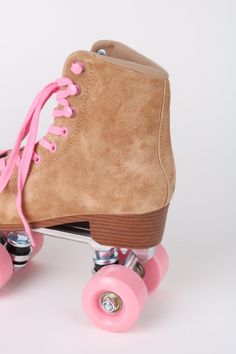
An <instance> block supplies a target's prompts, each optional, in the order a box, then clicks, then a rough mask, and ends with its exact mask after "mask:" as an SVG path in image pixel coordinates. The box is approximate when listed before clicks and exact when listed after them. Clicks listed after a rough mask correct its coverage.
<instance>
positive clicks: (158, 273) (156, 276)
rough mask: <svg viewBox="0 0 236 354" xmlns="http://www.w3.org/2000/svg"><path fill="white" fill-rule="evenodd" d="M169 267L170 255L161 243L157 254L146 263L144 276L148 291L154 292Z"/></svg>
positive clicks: (157, 248)
mask: <svg viewBox="0 0 236 354" xmlns="http://www.w3.org/2000/svg"><path fill="white" fill-rule="evenodd" d="M168 267H169V257H168V254H167V252H166V250H165V248H164V247H163V246H162V245H161V244H159V245H158V246H157V247H156V254H155V256H154V257H153V258H151V259H150V260H149V261H148V262H147V263H145V264H144V270H145V276H144V278H143V280H144V282H145V284H146V287H147V289H148V292H149V293H151V292H153V291H154V290H155V289H156V288H157V287H158V286H159V284H160V282H161V281H162V279H163V278H164V276H165V274H166V272H167V270H168Z"/></svg>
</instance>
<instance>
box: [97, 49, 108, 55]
mask: <svg viewBox="0 0 236 354" xmlns="http://www.w3.org/2000/svg"><path fill="white" fill-rule="evenodd" d="M97 54H99V55H103V56H106V55H107V52H106V50H105V49H99V50H97Z"/></svg>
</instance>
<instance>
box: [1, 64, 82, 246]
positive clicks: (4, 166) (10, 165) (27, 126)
mask: <svg viewBox="0 0 236 354" xmlns="http://www.w3.org/2000/svg"><path fill="white" fill-rule="evenodd" d="M83 70H84V64H83V63H80V62H78V61H76V62H74V63H73V64H72V66H71V71H72V72H73V73H74V74H77V75H80V74H81V73H82V72H83ZM54 93H56V99H57V102H58V105H59V108H55V109H54V111H53V116H54V117H66V118H70V117H72V116H73V115H74V113H75V112H74V110H73V108H72V107H71V106H70V104H69V102H68V100H67V98H69V97H70V96H74V95H76V94H78V93H80V87H79V86H78V85H75V84H74V83H73V81H72V80H71V79H69V78H67V77H63V78H60V79H58V80H56V81H55V82H52V83H50V84H49V85H47V86H46V87H44V89H43V90H42V91H40V92H39V94H38V95H37V96H36V97H35V99H34V101H33V103H32V105H31V107H30V109H29V111H28V113H27V115H26V118H25V120H24V122H23V125H22V127H21V129H20V131H19V133H18V136H17V139H16V142H15V145H14V147H13V149H12V150H11V151H7V150H6V151H1V152H0V154H1V155H2V157H1V156H0V172H1V176H0V193H1V192H2V191H3V190H4V188H5V187H6V186H7V184H8V182H9V181H10V179H11V176H12V174H13V171H14V169H15V167H17V168H18V178H17V198H16V205H17V211H18V214H19V216H20V218H21V221H22V223H23V226H24V228H25V231H26V233H27V234H28V235H29V237H30V239H31V243H32V246H35V243H34V237H33V234H32V231H31V229H30V226H29V224H28V221H27V219H26V217H25V215H24V212H23V209H22V195H23V190H24V186H25V183H26V180H27V176H28V172H29V168H30V164H31V161H32V160H33V161H34V163H37V164H38V163H40V156H39V155H38V154H37V153H36V152H35V151H34V147H35V143H36V139H37V131H38V124H39V118H40V112H41V110H42V109H43V107H44V105H45V103H46V102H47V101H48V99H49V98H50V97H51V96H52V95H53V94H54ZM60 107H62V108H60ZM48 132H49V133H50V134H53V135H57V136H65V135H66V134H67V129H66V128H65V127H61V126H56V125H51V126H50V128H49V130H48ZM26 137H27V141H26V143H25V146H24V148H23V150H22V149H21V144H22V141H23V140H24V139H25V138H26ZM39 144H40V145H41V146H43V147H44V148H45V149H47V150H48V151H50V152H55V151H56V145H55V144H54V143H51V142H49V141H48V140H47V139H45V138H42V139H41V140H39ZM8 154H9V155H8ZM7 155H8V160H6V158H5V157H6V156H7Z"/></svg>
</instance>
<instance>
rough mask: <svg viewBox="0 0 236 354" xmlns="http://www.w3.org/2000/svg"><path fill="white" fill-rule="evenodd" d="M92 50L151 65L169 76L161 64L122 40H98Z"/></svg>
mask: <svg viewBox="0 0 236 354" xmlns="http://www.w3.org/2000/svg"><path fill="white" fill-rule="evenodd" d="M91 51H92V52H95V53H98V54H100V55H106V56H109V57H113V58H117V59H122V60H126V61H130V62H134V63H138V64H142V65H147V66H151V67H154V68H156V69H158V70H159V71H161V72H162V73H163V74H164V75H166V76H168V73H167V72H166V71H165V70H164V69H163V68H162V67H161V66H160V65H158V64H157V63H155V62H154V61H152V60H150V59H148V58H147V57H145V56H144V55H142V54H140V53H138V52H136V51H135V50H133V49H131V48H129V47H128V46H127V45H125V44H123V43H120V42H116V41H110V40H101V41H97V42H95V43H94V44H93V46H92V48H91Z"/></svg>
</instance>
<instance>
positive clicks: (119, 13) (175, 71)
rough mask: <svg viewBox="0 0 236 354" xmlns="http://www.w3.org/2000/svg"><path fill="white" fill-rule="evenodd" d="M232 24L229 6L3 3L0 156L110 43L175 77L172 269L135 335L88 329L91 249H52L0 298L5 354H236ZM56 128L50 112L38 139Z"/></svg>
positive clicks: (50, 243)
mask: <svg viewBox="0 0 236 354" xmlns="http://www.w3.org/2000/svg"><path fill="white" fill-rule="evenodd" d="M235 18H236V16H235V3H234V1H230V0H224V1H223V0H222V1H217V0H215V1H211V0H208V1H207V0H198V1H190V0H188V1H187V0H186V1H184V0H180V1H174V0H173V1H170V0H165V1H154V0H153V1H151V0H145V1H137V0H136V1H128V0H126V1H121V0H120V1H104V0H99V1H85V0H84V1H80V0H77V1H73V0H66V1H65V0H57V1H54V0H52V1H49V0H47V1H46V0H41V1H26V0H21V1H7V2H5V1H4V2H3V1H2V2H1V7H0V53H1V56H0V78H1V89H0V92H1V107H0V109H1V116H0V122H1V139H0V142H1V144H0V148H1V149H3V148H10V147H11V146H12V144H13V143H14V140H15V137H16V134H17V131H18V129H19V127H20V125H21V122H22V121H23V118H24V115H25V113H26V111H27V109H28V107H29V105H30V104H31V101H32V99H33V97H34V95H35V94H36V93H37V92H38V90H39V89H41V87H43V86H45V84H47V83H48V82H51V81H52V80H54V79H56V78H57V77H59V76H60V75H61V71H62V65H63V62H64V60H65V58H66V56H67V55H68V54H69V53H70V52H71V51H74V50H77V49H89V48H90V46H91V45H92V43H93V42H94V41H95V40H97V39H114V40H118V41H122V42H124V43H126V44H128V45H129V46H131V47H133V48H135V49H136V50H138V51H140V52H142V53H144V54H145V55H147V56H148V57H150V58H152V59H154V60H156V61H158V62H159V63H160V64H161V65H162V66H164V67H165V68H166V69H167V70H168V71H169V73H170V78H171V84H172V135H173V145H174V150H175V157H176V165H177V187H176V193H175V197H174V200H173V203H172V206H171V209H170V213H169V218H168V225H167V228H166V232H165V238H164V244H165V246H166V247H167V249H168V251H169V254H170V259H171V268H170V271H169V273H168V276H167V277H166V279H165V280H164V282H163V284H162V286H161V288H160V289H159V290H158V291H157V292H156V293H155V294H154V295H153V296H151V297H150V299H149V302H148V304H147V306H146V308H145V311H144V312H143V315H142V317H141V318H140V320H139V322H138V324H137V326H136V327H135V328H134V329H133V330H132V331H131V332H129V333H124V334H113V333H106V332H104V331H102V330H100V329H98V328H95V327H93V326H92V325H90V324H89V323H88V322H87V319H86V318H85V316H84V315H83V312H82V308H81V304H80V294H81V291H82V288H83V286H84V285H85V283H86V281H87V280H88V279H89V277H90V275H91V273H90V267H91V255H90V251H89V249H88V248H86V247H84V246H81V245H76V244H74V243H71V244H70V243H66V242H63V241H55V240H46V242H45V247H44V249H43V251H42V252H41V254H40V255H38V256H37V258H36V259H35V261H34V264H32V265H31V267H29V268H28V269H25V270H24V271H22V272H21V273H19V274H17V275H16V276H15V278H14V279H13V280H12V282H11V283H10V284H9V285H7V287H6V288H5V289H3V290H2V291H1V293H0V353H1V354H13V353H20V354H21V353H22V354H23V353H24V354H28V353H34V354H38V353H44V354H47V353H58V354H62V353H68V354H74V353H83V354H87V353H103V354H104V353H113V354H117V353H119V354H120V353H137V354H138V353H143V352H146V353H150V354H152V353H160V354H167V353H168V354H172V353H173V354H194V353H198V354H199V353H204V354H205V353H207V354H211V353H212V354H218V353H219V354H221V353H225V354H230V353H235V350H236V341H235V315H236V309H235V306H236V305H235V295H236V291H235V290H236V286H235V278H236V277H235V268H236V257H235V254H236V241H235V236H236V235H235V201H236V198H235V177H236V173H235V172H236V171H235V169H236V168H235V166H236V164H235V128H236V125H235V119H236V115H235V113H236V110H235V102H234V100H235V79H236V77H235V59H236V56H235V53H236V52H235V30H236V28H235ZM53 104H54V102H53V103H52V106H51V105H49V106H50V109H51V107H53ZM50 123H51V118H50V114H49V107H48V110H46V112H44V114H43V115H42V125H41V127H40V131H41V132H42V133H43V132H45V130H46V127H47V126H48V125H49V124H50ZM45 207H46V206H45Z"/></svg>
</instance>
